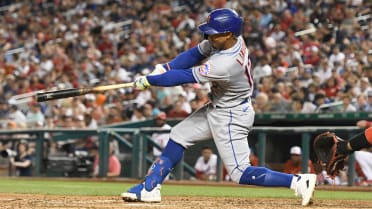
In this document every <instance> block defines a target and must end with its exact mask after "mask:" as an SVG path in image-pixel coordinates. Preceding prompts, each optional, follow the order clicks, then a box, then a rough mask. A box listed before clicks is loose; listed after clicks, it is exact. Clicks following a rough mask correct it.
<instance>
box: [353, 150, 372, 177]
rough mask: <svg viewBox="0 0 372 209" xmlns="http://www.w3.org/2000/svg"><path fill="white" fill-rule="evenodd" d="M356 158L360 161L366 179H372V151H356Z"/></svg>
mask: <svg viewBox="0 0 372 209" xmlns="http://www.w3.org/2000/svg"><path fill="white" fill-rule="evenodd" d="M354 154H355V160H356V161H357V162H358V163H359V165H360V168H361V169H362V171H363V174H364V175H365V176H366V178H367V179H366V180H368V181H372V161H371V159H372V153H371V152H366V151H356V152H355V153H354Z"/></svg>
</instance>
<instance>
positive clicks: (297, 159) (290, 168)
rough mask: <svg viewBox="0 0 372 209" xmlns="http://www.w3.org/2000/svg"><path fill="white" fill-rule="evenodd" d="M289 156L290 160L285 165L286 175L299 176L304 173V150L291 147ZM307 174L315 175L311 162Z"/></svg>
mask: <svg viewBox="0 0 372 209" xmlns="http://www.w3.org/2000/svg"><path fill="white" fill-rule="evenodd" d="M289 154H290V155H291V157H290V159H289V160H288V161H287V162H286V163H285V165H284V170H283V172H284V173H291V174H299V173H302V167H301V165H302V150H301V147H299V146H293V147H291V149H290V151H289ZM306 173H315V170H314V166H313V163H312V162H311V160H309V162H308V168H307V172H306Z"/></svg>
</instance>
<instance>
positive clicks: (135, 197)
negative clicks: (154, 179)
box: [121, 183, 161, 202]
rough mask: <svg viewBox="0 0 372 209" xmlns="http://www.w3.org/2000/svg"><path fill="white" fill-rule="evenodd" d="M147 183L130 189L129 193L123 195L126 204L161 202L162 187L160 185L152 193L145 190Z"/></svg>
mask: <svg viewBox="0 0 372 209" xmlns="http://www.w3.org/2000/svg"><path fill="white" fill-rule="evenodd" d="M144 184H145V183H141V184H138V185H136V186H134V187H132V188H130V189H129V190H128V191H127V192H123V193H121V197H122V199H123V200H124V201H125V202H160V201H161V194H160V189H161V185H160V184H158V185H157V186H156V187H154V188H153V189H152V190H151V191H147V190H146V189H145V185H144Z"/></svg>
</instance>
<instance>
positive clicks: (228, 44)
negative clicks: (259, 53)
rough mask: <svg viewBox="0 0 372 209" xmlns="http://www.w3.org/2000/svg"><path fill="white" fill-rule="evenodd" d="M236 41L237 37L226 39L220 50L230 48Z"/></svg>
mask: <svg viewBox="0 0 372 209" xmlns="http://www.w3.org/2000/svg"><path fill="white" fill-rule="evenodd" d="M236 42H238V39H237V38H235V37H231V38H230V39H228V40H226V42H225V46H224V48H223V49H222V50H226V49H230V48H231V47H233V46H234V45H235V44H236Z"/></svg>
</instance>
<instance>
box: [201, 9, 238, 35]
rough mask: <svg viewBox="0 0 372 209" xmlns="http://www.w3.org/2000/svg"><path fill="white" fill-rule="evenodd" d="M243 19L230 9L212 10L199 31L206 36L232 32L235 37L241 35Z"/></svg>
mask: <svg viewBox="0 0 372 209" xmlns="http://www.w3.org/2000/svg"><path fill="white" fill-rule="evenodd" d="M242 25H243V19H242V18H241V17H240V16H239V15H238V13H237V12H236V11H235V10H232V9H227V8H223V9H216V10H213V11H212V12H211V13H210V14H209V16H208V18H207V21H206V22H205V23H202V24H200V25H199V30H200V31H201V32H203V33H204V34H206V35H212V34H219V33H227V32H232V33H233V34H234V35H235V36H236V37H238V36H240V34H241V33H242V32H241V31H242Z"/></svg>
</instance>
